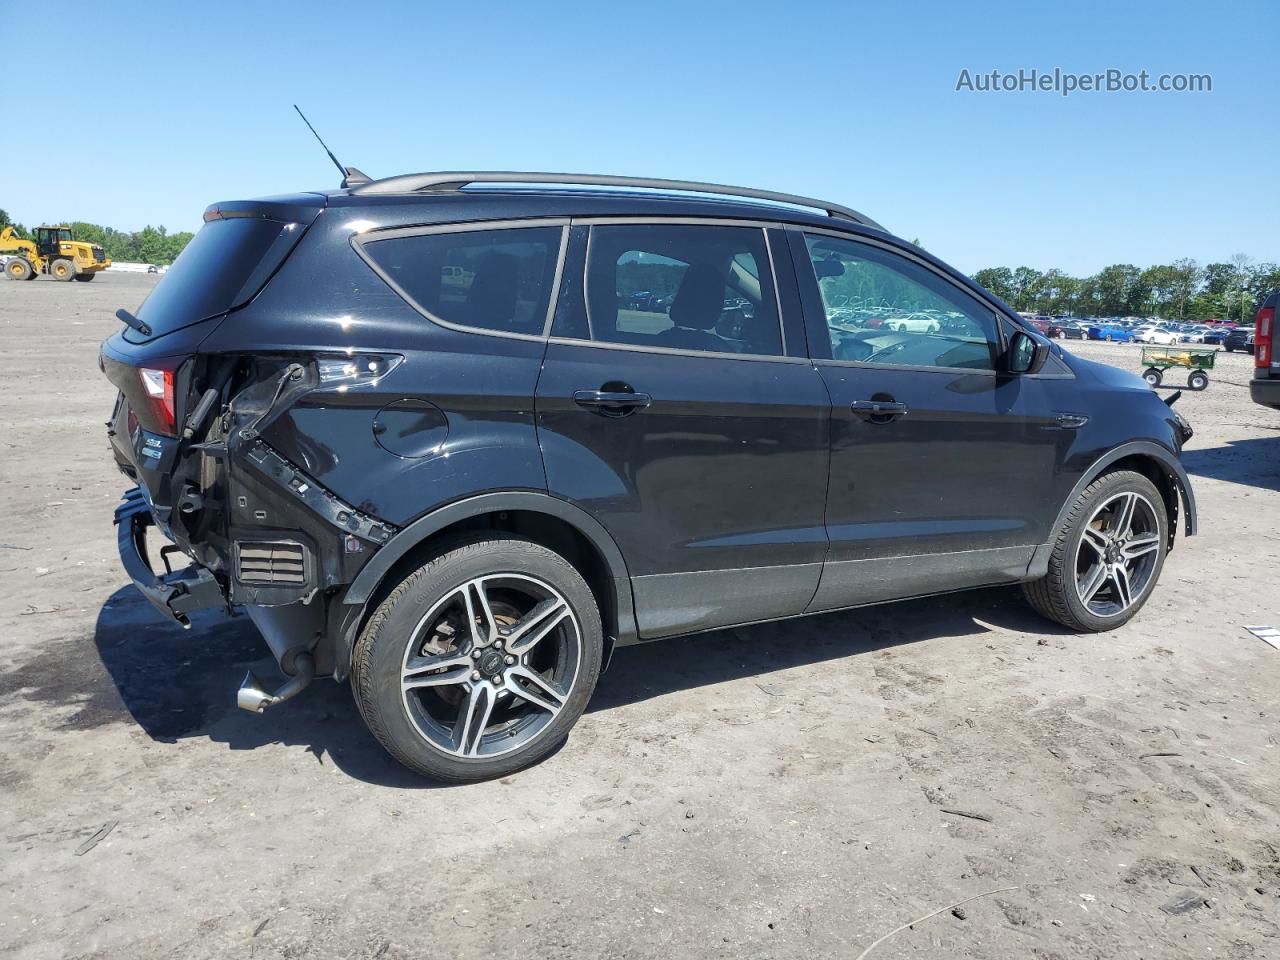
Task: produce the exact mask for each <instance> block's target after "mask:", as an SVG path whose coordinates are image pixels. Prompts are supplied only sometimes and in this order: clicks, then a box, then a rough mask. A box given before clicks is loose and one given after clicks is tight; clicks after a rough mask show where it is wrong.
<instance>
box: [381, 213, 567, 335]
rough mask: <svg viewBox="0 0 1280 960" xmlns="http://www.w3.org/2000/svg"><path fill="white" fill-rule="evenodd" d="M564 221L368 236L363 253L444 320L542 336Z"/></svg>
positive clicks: (413, 298) (404, 292)
mask: <svg viewBox="0 0 1280 960" xmlns="http://www.w3.org/2000/svg"><path fill="white" fill-rule="evenodd" d="M562 235H563V229H562V228H561V227H519V228H514V229H509V230H476V231H465V232H457V233H430V234H419V235H417V236H409V237H391V238H390V239H387V240H374V241H368V242H366V243H365V244H364V246H363V250H364V252H365V254H367V255H368V256H369V258H370V259H371V260H372V261H373V262H374V263H375V264H376V265H377V266H378V268H379V269H380V270H381V271H382V273H383V275H384V277H385V278H386V279H387V280H389V281H390V282H391V284H392V286H394V287H395V288H396V289H397V291H398V292H399V293H400V295H401V296H403V297H404V298H405V299H407V300H409V301H410V302H411V303H413V305H414V306H416V307H417V308H418V309H419V310H421V311H422V312H424V313H426V314H427V315H428V316H431V317H434V318H436V319H438V320H443V321H444V322H446V323H454V324H458V325H460V326H464V327H478V328H481V329H484V330H494V331H501V332H504V333H529V334H540V333H542V331H543V328H544V327H545V325H546V322H547V307H548V304H549V303H550V299H551V284H552V281H553V279H554V276H555V270H556V261H557V259H558V258H559V255H560V238H561V236H562Z"/></svg>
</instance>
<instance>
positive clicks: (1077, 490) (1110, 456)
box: [1027, 440, 1199, 580]
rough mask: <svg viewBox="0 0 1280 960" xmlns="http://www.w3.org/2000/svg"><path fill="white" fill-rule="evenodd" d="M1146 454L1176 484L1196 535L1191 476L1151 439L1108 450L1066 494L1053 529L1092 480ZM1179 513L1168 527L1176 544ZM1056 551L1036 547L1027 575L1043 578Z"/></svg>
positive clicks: (1189, 533)
mask: <svg viewBox="0 0 1280 960" xmlns="http://www.w3.org/2000/svg"><path fill="white" fill-rule="evenodd" d="M1132 456H1143V457H1150V458H1151V459H1153V460H1155V461H1157V462H1158V463H1159V464H1160V465H1161V467H1163V468H1164V470H1165V472H1166V473H1167V474H1168V476H1169V477H1170V479H1172V481H1173V484H1174V486H1175V487H1176V489H1177V492H1178V495H1179V496H1180V497H1181V498H1182V510H1183V514H1184V516H1183V524H1184V530H1185V531H1186V535H1187V536H1188V537H1194V536H1195V535H1196V530H1197V529H1198V526H1199V521H1198V520H1197V517H1196V495H1195V491H1194V490H1192V489H1191V479H1190V477H1188V476H1187V471H1186V470H1185V469H1184V468H1183V466H1182V464H1181V463H1179V462H1178V458H1177V457H1176V456H1174V455H1173V453H1171V452H1170V451H1169V450H1168V449H1167V448H1166V447H1162V446H1161V445H1160V444H1158V443H1154V442H1152V441H1150V440H1133V441H1131V442H1129V443H1122V444H1121V445H1120V446H1118V447H1116V448H1115V449H1113V450H1108V451H1107V452H1106V453H1104V454H1103V455H1102V456H1101V457H1099V458H1098V459H1097V460H1095V461H1094V462H1093V464H1092V465H1091V466H1090V467H1089V469H1088V470H1086V471H1085V472H1084V473H1083V474H1081V476H1080V479H1079V480H1077V481H1076V485H1075V486H1074V487H1072V488H1071V493H1069V494H1068V495H1067V499H1066V500H1065V501H1064V502H1063V504H1062V509H1060V510H1059V511H1058V516H1057V519H1056V520H1054V525H1053V529H1054V530H1060V529H1062V524H1063V523H1064V522H1066V519H1067V513H1068V512H1069V511H1070V510H1071V505H1072V504H1073V503H1075V501H1076V497H1078V496H1080V494H1081V493H1083V492H1084V489H1085V487H1087V486H1089V484H1091V483H1093V481H1094V480H1096V479H1098V477H1099V476H1101V475H1102V473H1103V472H1104V471H1105V470H1106V469H1107V467H1109V466H1111V465H1112V464H1113V463H1116V462H1117V461H1119V460H1123V459H1124V458H1125V457H1132ZM1177 520H1178V518H1177V516H1176V515H1175V516H1174V518H1173V521H1174V522H1173V525H1172V526H1171V527H1170V529H1169V544H1170V546H1172V545H1173V537H1174V532H1175V530H1176V529H1177ZM1052 550H1053V544H1051V543H1042V544H1040V546H1038V547H1036V551H1035V554H1034V555H1033V556H1032V557H1031V562H1030V564H1028V566H1027V578H1028V579H1032V580H1035V579H1039V578H1040V577H1043V576H1044V575H1045V574H1046V573H1047V572H1048V570H1049V554H1050V553H1051V552H1052Z"/></svg>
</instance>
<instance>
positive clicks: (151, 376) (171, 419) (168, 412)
mask: <svg viewBox="0 0 1280 960" xmlns="http://www.w3.org/2000/svg"><path fill="white" fill-rule="evenodd" d="M138 376H139V377H141V378H142V389H143V391H144V393H145V394H146V397H147V403H148V404H150V406H151V412H152V414H153V415H154V417H155V420H156V422H157V423H158V424H159V425H160V428H161V429H160V432H161V433H167V434H168V435H169V436H171V437H172V436H177V433H178V430H177V423H176V420H177V413H176V407H175V405H174V399H173V371H172V370H162V369H159V368H156V367H142V368H141V369H139V370H138Z"/></svg>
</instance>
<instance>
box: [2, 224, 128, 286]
mask: <svg viewBox="0 0 1280 960" xmlns="http://www.w3.org/2000/svg"><path fill="white" fill-rule="evenodd" d="M4 256H8V257H9V258H10V259H8V260H7V261H5V264H4V273H5V276H7V277H8V278H9V279H10V280H34V279H35V278H36V274H39V273H47V274H48V275H49V276H51V277H53V278H54V279H55V280H79V281H81V282H86V281H89V280H92V279H93V278H94V277H96V276H97V275H98V273H99V272H100V271H102V270H105V269H107V267H109V266H111V261H110V260H108V259H107V254H106V251H104V250H103V249H102V247H100V246H98V245H97V244H96V243H85V242H84V241H82V240H76V239H74V238H73V237H72V236H71V228H70V227H49V226H41V227H36V229H35V239H34V240H23V239H22V238H21V237H19V236H18V235H17V233H15V232H14V229H13V227H5V228H4V229H3V230H0V257H4Z"/></svg>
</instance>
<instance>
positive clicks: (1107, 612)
mask: <svg viewBox="0 0 1280 960" xmlns="http://www.w3.org/2000/svg"><path fill="white" fill-rule="evenodd" d="M1168 524H1169V518H1168V515H1167V514H1166V512H1165V508H1164V500H1163V498H1162V497H1161V496H1160V492H1159V491H1158V490H1156V488H1155V485H1154V484H1152V482H1151V481H1150V480H1148V479H1147V478H1146V477H1144V476H1143V475H1142V474H1140V473H1135V472H1133V471H1131V470H1117V471H1115V472H1113V473H1107V474H1103V475H1102V476H1101V477H1099V478H1098V479H1097V480H1095V481H1093V483H1091V484H1089V486H1088V487H1087V488H1086V489H1085V491H1084V492H1083V493H1082V494H1080V496H1079V497H1077V498H1076V501H1075V503H1074V504H1073V505H1072V507H1071V509H1070V510H1069V511H1068V513H1067V518H1066V521H1065V522H1064V523H1063V525H1062V527H1061V529H1059V531H1058V535H1057V538H1056V540H1055V541H1054V543H1053V550H1052V552H1051V553H1050V555H1049V570H1048V572H1047V573H1046V574H1045V576H1044V577H1042V578H1041V579H1039V580H1035V581H1033V582H1031V583H1024V584H1023V585H1022V589H1023V593H1024V594H1025V595H1026V598H1027V600H1028V601H1029V602H1030V603H1031V605H1032V606H1033V607H1035V609H1036V610H1037V612H1039V613H1040V614H1041V615H1043V616H1045V617H1048V618H1049V619H1050V620H1055V621H1057V622H1058V623H1060V624H1062V625H1063V626H1065V627H1070V628H1071V629H1072V630H1078V631H1081V632H1089V633H1093V632H1098V631H1101V630H1112V629H1114V628H1116V627H1118V626H1120V625H1121V624H1124V623H1127V622H1128V621H1129V620H1130V619H1131V618H1132V617H1133V616H1134V614H1136V613H1137V612H1138V611H1139V610H1140V609H1142V605H1143V604H1144V603H1146V601H1147V598H1148V597H1149V596H1150V595H1151V591H1152V589H1153V588H1154V587H1155V585H1156V581H1157V580H1158V579H1159V577H1160V570H1161V568H1163V566H1164V557H1165V551H1166V550H1167V547H1168V542H1169V535H1168Z"/></svg>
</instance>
